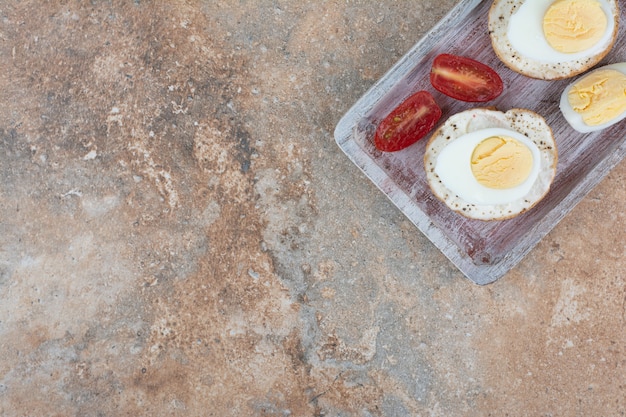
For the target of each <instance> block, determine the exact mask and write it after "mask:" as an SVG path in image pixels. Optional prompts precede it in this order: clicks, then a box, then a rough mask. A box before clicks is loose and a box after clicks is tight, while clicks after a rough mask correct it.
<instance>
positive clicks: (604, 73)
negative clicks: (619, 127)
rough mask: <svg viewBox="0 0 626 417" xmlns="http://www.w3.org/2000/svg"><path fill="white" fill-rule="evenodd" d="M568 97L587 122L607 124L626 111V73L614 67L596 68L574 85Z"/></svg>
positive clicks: (571, 104)
mask: <svg viewBox="0 0 626 417" xmlns="http://www.w3.org/2000/svg"><path fill="white" fill-rule="evenodd" d="M567 99H568V101H569V104H570V106H572V109H574V111H575V112H577V113H578V114H580V115H581V117H582V119H583V122H585V124H586V125H587V126H597V125H601V124H604V123H606V122H608V121H610V120H611V119H613V118H615V117H617V116H619V115H620V114H622V113H623V112H624V111H626V75H625V74H623V73H622V72H620V71H617V70H613V69H603V70H597V71H594V72H592V73H590V74H588V75H586V76H585V77H583V78H581V79H580V80H579V81H577V82H576V83H575V84H574V85H573V86H572V88H571V89H570V91H569V93H568V95H567Z"/></svg>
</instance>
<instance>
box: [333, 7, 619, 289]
mask: <svg viewBox="0 0 626 417" xmlns="http://www.w3.org/2000/svg"><path fill="white" fill-rule="evenodd" d="M490 5H491V1H490V0H483V1H480V0H473V1H467V2H462V3H460V4H459V5H457V6H456V7H455V8H454V9H453V10H452V11H451V12H450V13H449V14H448V15H447V16H446V17H445V18H444V19H443V20H442V21H441V22H440V23H439V24H438V25H437V26H436V27H435V28H433V30H432V31H431V32H430V33H428V34H427V35H426V36H425V37H424V38H422V39H421V40H420V41H419V42H418V43H417V44H416V45H414V47H413V48H412V49H411V50H410V51H409V52H408V53H407V54H406V55H404V56H403V57H402V58H401V59H400V60H399V61H398V62H397V63H396V65H394V67H393V68H391V69H390V70H389V71H388V72H387V73H386V74H385V75H384V76H383V77H382V78H381V79H380V80H379V81H378V82H377V83H376V84H374V85H373V86H372V88H371V89H370V90H369V91H368V92H367V93H366V94H365V95H364V96H363V97H362V98H361V99H360V100H359V101H358V102H357V103H356V104H355V105H354V106H353V107H352V108H351V109H350V110H349V111H348V112H347V113H346V114H345V116H344V117H343V118H342V119H341V121H340V122H339V123H338V125H337V127H336V130H335V139H336V141H337V144H338V145H339V147H340V148H341V149H342V150H343V151H344V152H345V153H346V155H347V156H348V157H349V158H350V159H351V160H352V161H353V162H354V163H355V165H357V166H358V167H359V168H360V169H361V170H363V172H364V173H365V174H366V175H367V176H368V178H370V179H371V180H372V181H373V183H374V184H376V186H377V187H378V188H380V190H381V191H382V192H383V193H384V194H385V195H387V197H389V198H390V199H391V201H392V202H393V203H394V204H396V206H397V207H398V208H399V209H400V210H401V211H402V212H403V213H404V214H405V215H406V216H407V217H408V218H409V219H410V220H411V221H412V222H413V223H414V224H415V225H416V226H417V228H418V229H419V230H420V231H422V232H423V233H424V234H425V235H426V236H427V237H428V238H429V239H430V240H431V241H432V242H433V243H434V244H435V245H436V246H437V247H438V248H439V249H440V250H441V251H442V252H443V253H444V254H445V255H446V257H447V258H448V259H450V261H451V262H452V263H454V264H455V265H456V266H457V267H458V268H459V269H460V270H461V271H462V272H463V273H464V274H465V276H467V277H468V278H469V279H470V280H472V281H473V282H475V283H477V284H481V285H483V284H488V283H491V282H494V281H495V280H497V279H498V278H500V277H502V276H503V275H504V274H506V273H507V272H508V271H509V270H510V269H511V268H513V267H514V266H515V265H516V264H517V263H518V262H519V261H520V260H521V259H522V258H523V257H524V256H525V255H526V254H527V253H528V252H529V251H530V250H531V249H532V248H533V247H534V246H535V245H536V244H537V243H538V242H539V241H540V240H541V239H542V238H543V237H544V236H545V235H546V234H547V233H548V232H549V231H550V230H551V229H552V228H553V227H554V226H555V225H556V224H557V223H558V222H559V221H560V220H561V219H562V218H563V217H564V216H565V215H566V214H567V213H568V212H569V211H570V210H571V209H572V208H573V207H574V206H575V205H576V204H577V203H578V202H580V201H581V200H582V199H583V198H584V196H585V195H586V194H587V193H588V192H589V191H590V190H591V189H593V187H595V186H596V185H597V184H598V183H599V182H600V181H601V180H602V179H603V178H604V177H605V176H606V175H607V174H608V173H609V171H610V170H611V169H612V168H613V167H614V166H615V165H616V164H617V163H619V162H620V161H621V160H622V159H623V158H624V156H625V155H626V141H625V135H624V130H625V129H626V125H625V124H624V123H618V124H616V125H614V126H612V127H611V128H608V129H605V130H603V131H600V132H595V133H589V134H581V133H578V132H576V131H575V130H574V129H572V128H571V127H570V126H569V124H568V123H567V122H566V121H565V119H564V118H563V117H562V115H561V112H560V110H559V99H560V95H561V92H562V91H563V89H564V88H565V86H566V85H567V84H568V83H569V82H571V81H572V79H569V80H559V81H543V80H536V79H531V78H528V77H525V76H523V75H520V74H518V73H516V72H513V71H511V70H510V69H509V68H507V67H506V66H505V65H504V64H502V63H501V62H500V61H499V59H498V58H497V57H496V55H495V53H494V51H493V49H492V47H491V40H490V38H489V34H488V29H487V19H488V11H489V7H490ZM620 13H621V16H620V21H622V22H623V21H624V18H625V12H624V8H622V10H621V11H620ZM624 32H625V30H624V25H623V24H622V25H620V29H619V34H618V39H617V42H616V44H615V46H614V48H613V50H612V51H611V53H610V54H609V55H607V57H606V58H605V59H604V60H602V61H601V62H600V63H599V64H598V66H601V65H606V64H609V63H615V62H622V61H626V36H625V34H624ZM443 52H446V53H452V54H458V55H464V56H469V57H472V58H474V59H477V60H479V61H481V62H483V63H485V64H487V65H490V66H491V67H492V68H494V69H495V70H496V71H497V72H498V73H499V74H500V76H501V77H502V79H503V81H504V85H505V88H504V92H503V94H502V95H501V96H500V97H498V98H497V99H496V100H494V101H492V102H489V103H486V105H487V106H494V107H496V108H497V109H499V110H504V111H506V110H508V109H511V108H527V109H530V110H533V111H535V112H537V113H539V114H541V115H542V116H543V117H544V118H545V119H546V121H547V122H548V124H549V125H550V126H551V128H552V131H553V133H554V136H555V139H556V143H557V147H558V151H559V163H558V165H557V174H556V177H555V180H554V182H553V184H552V187H551V190H550V192H549V193H548V195H547V196H546V197H545V198H544V199H543V200H542V201H541V202H540V203H539V204H538V205H536V206H535V207H534V208H532V209H531V210H529V211H528V212H526V213H523V214H521V215H519V216H517V217H515V218H513V219H510V220H503V221H491V222H485V221H480V220H471V219H467V218H464V217H463V216H461V215H459V214H456V213H454V212H453V211H451V210H449V209H448V208H447V207H446V206H445V205H444V204H443V203H442V202H440V201H439V200H437V199H436V198H435V197H434V195H433V194H432V193H431V191H430V189H429V187H428V183H427V181H426V177H425V174H424V169H423V155H424V151H425V149H424V148H425V145H426V143H427V140H426V139H424V140H421V141H419V142H418V143H416V144H415V145H413V146H411V147H409V148H407V149H405V150H403V151H400V152H395V153H383V152H380V151H378V150H376V149H375V148H374V146H373V144H372V136H373V132H374V130H375V127H376V125H377V124H378V123H379V121H380V120H381V119H382V118H383V117H384V116H385V115H386V114H387V113H388V112H389V111H391V110H392V109H393V108H395V107H396V106H397V105H399V104H400V103H401V102H402V101H403V100H404V99H405V98H406V97H408V96H409V95H411V94H412V93H414V92H416V91H419V90H427V91H430V92H431V93H432V94H433V95H434V97H435V100H436V101H437V102H438V103H439V105H440V106H441V108H442V111H443V115H442V118H441V121H440V123H443V122H444V121H445V120H446V119H447V118H448V117H449V116H450V115H452V114H455V113H457V112H459V111H462V110H466V109H469V108H472V107H476V105H473V104H471V103H464V102H460V101H457V100H454V99H451V98H449V97H446V96H445V95H443V94H440V93H438V92H437V91H436V90H434V88H432V86H431V85H430V81H429V77H428V74H429V71H430V67H431V62H432V59H433V58H434V57H435V56H436V55H437V54H439V53H443Z"/></svg>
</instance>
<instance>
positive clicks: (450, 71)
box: [430, 54, 504, 103]
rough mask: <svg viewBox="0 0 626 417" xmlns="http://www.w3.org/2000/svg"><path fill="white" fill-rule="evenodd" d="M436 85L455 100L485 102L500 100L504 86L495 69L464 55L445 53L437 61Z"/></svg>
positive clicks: (434, 69)
mask: <svg viewBox="0 0 626 417" xmlns="http://www.w3.org/2000/svg"><path fill="white" fill-rule="evenodd" d="M430 83H431V84H432V86H433V87H434V88H435V89H436V90H438V91H440V92H442V93H443V94H445V95H447V96H450V97H452V98H454V99H457V100H461V101H467V102H474V103H475V102H485V101H490V100H493V99H494V98H496V97H498V96H499V95H500V94H501V93H502V90H503V89H504V85H503V83H502V79H501V78H500V76H499V75H498V73H497V72H495V71H494V70H493V69H492V68H491V67H489V66H488V65H485V64H483V63H482V62H478V61H475V60H473V59H471V58H467V57H464V56H458V55H452V54H441V55H437V57H435V59H434V60H433V65H432V68H431V71H430Z"/></svg>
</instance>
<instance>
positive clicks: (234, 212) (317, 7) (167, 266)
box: [0, 0, 626, 416]
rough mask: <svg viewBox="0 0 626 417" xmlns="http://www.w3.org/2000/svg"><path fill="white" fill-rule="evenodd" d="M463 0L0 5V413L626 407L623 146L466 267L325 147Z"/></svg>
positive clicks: (499, 412)
mask: <svg viewBox="0 0 626 417" xmlns="http://www.w3.org/2000/svg"><path fill="white" fill-rule="evenodd" d="M455 3H456V2H455V1H453V0H439V1H414V2H410V3H408V2H403V1H393V0H382V1H379V2H369V1H358V0H357V1H319V2H313V1H307V2H293V1H281V0H271V1H270V0H249V1H248V0H242V1H195V0H189V1H182V0H176V1H174V0H173V1H167V2H165V1H147V0H134V1H132V0H111V1H78V0H68V1H61V0H57V1H46V2H41V1H33V0H22V1H17V0H3V1H2V2H0V104H1V107H0V108H1V111H0V415H2V416H138V415H150V416H160V415H163V416H165V415H167V416H408V415H412V416H622V415H624V414H625V413H626V400H625V397H626V330H625V326H626V292H625V271H626V260H625V253H626V246H625V243H624V239H625V238H626V234H625V231H624V224H625V219H624V217H625V215H624V201H625V200H626V164H625V163H621V164H619V165H618V166H617V167H616V168H615V169H614V170H613V171H612V172H611V174H610V175H609V176H608V177H607V178H606V179H605V180H604V181H603V182H602V183H601V184H600V185H599V186H598V187H597V188H596V189H595V190H593V191H592V192H591V194H590V195H589V196H588V197H587V198H585V199H584V200H583V202H582V203H581V204H579V205H578V206H577V207H576V208H575V209H574V210H573V212H572V213H571V214H569V215H568V216H567V217H566V218H565V219H564V220H563V221H562V222H561V223H560V224H559V225H558V226H557V227H556V228H555V229H554V230H553V231H552V232H551V233H549V234H548V236H547V237H546V238H545V239H544V240H543V241H542V242H541V243H540V244H539V245H538V246H537V247H536V248H535V249H534V250H533V251H532V252H531V253H530V254H529V255H528V256H527V257H526V258H525V259H524V260H523V261H522V262H521V263H520V264H519V265H518V266H517V267H516V268H515V269H513V270H512V271H511V272H510V273H509V274H507V275H506V276H505V277H504V278H502V279H500V280H499V281H497V282H496V283H494V284H492V285H489V286H486V287H479V286H476V285H474V284H472V283H471V282H470V281H468V280H467V279H465V278H464V277H463V276H462V274H461V273H460V272H458V271H457V270H456V269H455V268H454V267H453V266H452V265H451V264H450V263H449V262H448V261H447V260H446V259H445V258H444V256H443V255H441V253H440V252H439V251H438V250H437V249H436V248H435V247H434V246H433V245H432V244H431V243H430V242H429V241H428V240H427V239H426V238H425V237H424V236H422V235H421V234H420V233H419V232H418V231H417V230H416V229H415V228H414V227H413V226H412V225H411V224H410V222H409V221H407V220H406V219H405V218H404V217H403V215H402V214H401V213H400V212H399V211H398V210H397V209H396V208H395V207H394V206H393V205H391V204H390V203H389V202H388V200H387V199H386V197H385V196H384V195H382V194H381V193H380V192H379V191H378V190H377V189H376V188H375V187H374V186H373V185H372V184H371V183H370V182H369V181H368V180H367V179H366V178H365V177H364V176H363V175H362V174H361V173H360V172H359V171H358V169H356V168H355V167H354V166H353V165H352V164H351V163H350V162H349V161H348V160H347V158H346V157H345V156H344V155H343V154H342V152H341V151H340V149H339V148H338V147H337V146H336V144H335V142H334V138H333V130H334V127H335V125H336V123H337V122H338V120H339V119H340V118H341V116H342V115H343V114H344V113H345V112H346V111H347V110H348V108H349V107H350V106H351V105H352V104H353V103H354V102H355V101H356V100H357V99H358V98H359V97H360V96H361V95H362V94H363V93H364V92H365V91H366V90H367V89H368V88H369V87H370V86H371V85H372V84H373V83H374V82H375V81H376V80H377V79H378V78H379V77H381V76H382V75H383V74H384V73H385V71H386V70H387V69H388V68H389V67H391V66H392V65H393V64H394V63H395V62H396V61H397V59H398V58H400V57H401V56H402V55H403V54H404V53H405V52H406V51H407V50H408V49H409V48H410V47H411V46H412V45H413V44H414V43H415V42H416V41H417V40H418V39H419V38H420V37H421V36H422V35H424V34H425V33H426V32H427V31H428V30H429V29H430V28H431V27H432V26H433V25H434V24H435V23H436V22H437V21H438V20H439V19H440V18H441V17H442V16H444V15H445V13H446V12H447V11H448V10H449V9H450V8H452V7H453V6H454V4H455Z"/></svg>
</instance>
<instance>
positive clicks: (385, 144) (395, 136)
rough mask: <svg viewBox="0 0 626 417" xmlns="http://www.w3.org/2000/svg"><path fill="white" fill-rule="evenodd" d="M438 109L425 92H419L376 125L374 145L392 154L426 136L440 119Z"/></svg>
mask: <svg viewBox="0 0 626 417" xmlns="http://www.w3.org/2000/svg"><path fill="white" fill-rule="evenodd" d="M440 117H441V109H440V108H439V106H438V105H437V103H436V102H435V99H434V98H433V96H432V94H430V93H429V92H428V91H418V92H417V93H415V94H413V95H412V96H410V97H409V98H407V99H406V100H404V101H403V102H402V104H400V105H399V106H398V107H396V108H395V109H394V110H393V111H392V112H391V113H389V114H388V115H387V116H386V117H385V118H384V119H383V120H382V122H380V124H379V125H378V128H377V129H376V134H375V135H374V145H375V146H376V148H377V149H379V150H381V151H385V152H395V151H399V150H401V149H404V148H406V147H407V146H410V145H412V144H414V143H415V142H417V141H418V140H420V139H421V138H423V137H424V136H426V134H427V133H428V132H430V131H431V130H432V128H433V127H434V126H435V124H436V123H437V121H438V120H439V118H440Z"/></svg>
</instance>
